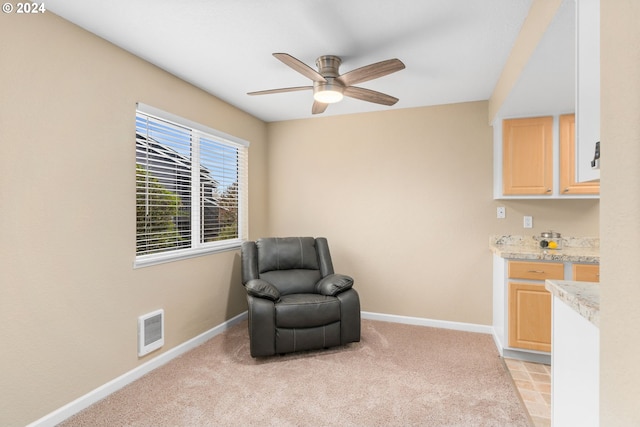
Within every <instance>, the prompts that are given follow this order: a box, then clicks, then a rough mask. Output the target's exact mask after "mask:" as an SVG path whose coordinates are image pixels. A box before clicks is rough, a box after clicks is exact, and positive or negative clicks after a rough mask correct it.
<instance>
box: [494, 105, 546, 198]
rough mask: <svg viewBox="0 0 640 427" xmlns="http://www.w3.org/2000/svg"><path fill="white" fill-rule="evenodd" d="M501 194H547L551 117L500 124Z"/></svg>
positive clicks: (509, 121)
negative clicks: (501, 141) (501, 142)
mask: <svg viewBox="0 0 640 427" xmlns="http://www.w3.org/2000/svg"><path fill="white" fill-rule="evenodd" d="M502 123H503V124H502V140H503V144H502V193H503V194H504V195H523V194H528V195H551V193H552V191H553V117H533V118H524V119H511V120H504V121H503V122H502Z"/></svg>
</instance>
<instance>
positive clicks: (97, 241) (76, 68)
mask: <svg viewBox="0 0 640 427" xmlns="http://www.w3.org/2000/svg"><path fill="white" fill-rule="evenodd" d="M0 21H1V22H0V61H1V63H2V66H1V68H0V72H1V74H0V218H1V220H0V260H1V261H0V262H1V263H2V266H1V267H0V343H1V344H0V346H1V347H2V350H0V395H1V397H0V425H2V426H19V425H24V424H26V423H28V422H31V421H34V420H36V419H38V418H40V417H42V416H44V415H46V414H48V413H49V412H51V411H53V410H55V409H58V408H59V407H61V406H63V405H65V404H67V403H69V402H71V401H72V400H74V399H76V398H78V397H80V396H82V395H84V394H86V393H88V392H89V391H91V390H93V389H94V388H96V387H98V386H101V385H103V384H105V383H106V382H108V381H110V380H112V379H114V378H116V377H118V376H120V375H122V374H124V373H126V372H127V371H129V370H131V369H133V368H135V367H136V366H138V365H140V364H141V363H143V362H146V361H148V360H150V359H151V358H153V357H155V356H157V355H158V354H159V353H160V352H161V351H166V350H168V349H170V348H172V347H175V346H176V345H178V344H181V343H183V342H185V341H187V340H188V339H190V338H193V337H194V336H197V335H199V334H200V333H202V332H205V331H207V330H209V329H211V328H212V327H214V326H217V325H219V324H220V323H222V322H223V321H225V320H226V319H229V318H230V317H232V316H234V315H237V314H239V313H241V312H243V311H244V310H246V303H245V299H244V291H243V290H242V287H241V284H240V278H239V264H238V260H239V256H238V251H229V252H224V253H221V254H217V255H210V256H204V257H200V258H194V259H190V260H185V261H179V262H173V263H168V264H163V265H159V266H154V267H148V268H142V269H137V270H134V269H133V268H132V263H133V260H134V255H135V205H134V203H135V190H134V185H135V172H134V171H135V167H134V165H135V144H134V138H133V136H134V131H135V118H134V114H135V106H136V102H137V101H141V102H144V103H146V104H149V105H153V106H156V107H158V108H162V109H165V110H168V111H170V112H172V113H174V114H177V115H181V116H183V117H186V118H188V119H191V120H194V121H198V122H201V123H203V124H206V125H208V126H210V127H213V128H217V129H219V130H221V131H224V132H226V133H229V134H232V135H236V136H238V137H240V138H243V139H245V140H248V141H250V142H251V147H250V157H251V166H250V176H251V181H250V185H251V186H252V188H253V190H254V191H252V193H251V200H250V203H251V224H250V226H251V229H252V230H253V231H254V232H256V233H262V232H264V230H265V228H266V219H265V218H264V217H263V216H262V215H261V212H264V210H265V209H266V202H265V201H266V195H265V194H266V189H265V184H264V183H265V182H266V179H265V172H266V164H265V160H266V125H265V124H264V123H263V122H261V121H259V120H257V119H255V118H253V117H251V116H249V115H248V114H246V113H243V112H241V111H239V110H237V109H234V108H232V107H230V106H229V105H227V104H224V103H223V102H221V101H219V100H218V99H216V98H214V97H212V96H210V95H207V94H206V93H204V92H202V91H201V90H198V89H196V88H194V87H193V86H190V85H188V84H186V83H185V82H183V81H181V80H179V79H177V78H175V77H173V76H171V75H169V74H167V73H165V72H163V71H161V70H159V69H158V68H155V67H153V66H151V65H149V64H148V63H146V62H144V61H142V60H140V59H138V58H136V57H134V56H132V55H129V54H127V53H125V52H124V51H122V50H120V49H118V48H116V47H114V46H113V45H111V44H109V43H107V42H105V41H103V40H101V39H99V38H97V37H95V36H93V35H90V34H89V33H87V32H85V31H83V30H81V29H79V28H78V27H75V26H73V25H71V24H69V23H67V22H66V21H63V20H61V19H59V18H57V17H56V16H55V15H53V14H50V13H47V14H44V15H40V16H28V17H26V19H22V18H21V17H19V16H17V15H11V16H9V15H5V16H2V17H0ZM157 308H164V309H165V315H166V344H165V346H164V347H163V348H162V350H160V351H157V352H154V353H152V354H150V355H148V356H146V357H144V358H142V359H139V358H138V356H137V344H136V342H137V341H136V340H137V330H136V327H137V317H138V316H139V315H141V314H145V313H147V312H149V311H152V310H155V309H157Z"/></svg>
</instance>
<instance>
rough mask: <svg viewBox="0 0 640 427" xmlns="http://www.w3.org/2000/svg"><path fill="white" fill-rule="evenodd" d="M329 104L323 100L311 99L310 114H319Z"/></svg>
mask: <svg viewBox="0 0 640 427" xmlns="http://www.w3.org/2000/svg"><path fill="white" fill-rule="evenodd" d="M328 106H329V104H325V103H323V102H318V101H313V106H312V107H311V114H320V113H324V110H326V109H327V107H328Z"/></svg>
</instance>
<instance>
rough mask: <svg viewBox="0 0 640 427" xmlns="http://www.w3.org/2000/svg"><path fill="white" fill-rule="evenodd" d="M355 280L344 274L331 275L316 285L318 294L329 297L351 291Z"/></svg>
mask: <svg viewBox="0 0 640 427" xmlns="http://www.w3.org/2000/svg"><path fill="white" fill-rule="evenodd" d="M352 286H353V279H352V278H351V277H349V276H346V275H344V274H330V275H328V276H326V277H323V278H322V279H321V280H320V281H319V282H318V283H317V284H316V292H318V293H319V294H322V295H327V296H332V297H333V296H336V295H338V294H339V293H340V292H344V291H346V290H347V289H351V287H352Z"/></svg>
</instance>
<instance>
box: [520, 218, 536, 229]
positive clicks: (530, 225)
mask: <svg viewBox="0 0 640 427" xmlns="http://www.w3.org/2000/svg"><path fill="white" fill-rule="evenodd" d="M522 225H523V227H524V228H533V217H532V216H525V217H524V221H523V224H522Z"/></svg>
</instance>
